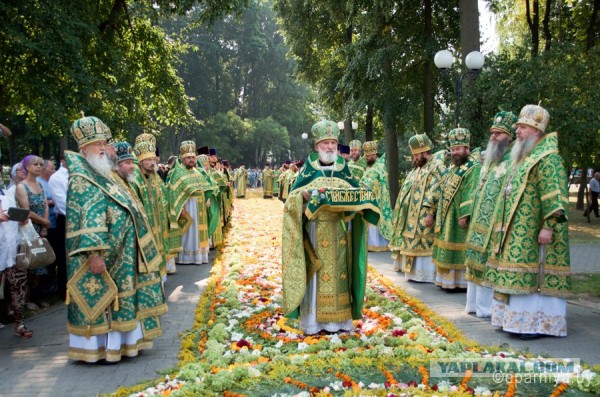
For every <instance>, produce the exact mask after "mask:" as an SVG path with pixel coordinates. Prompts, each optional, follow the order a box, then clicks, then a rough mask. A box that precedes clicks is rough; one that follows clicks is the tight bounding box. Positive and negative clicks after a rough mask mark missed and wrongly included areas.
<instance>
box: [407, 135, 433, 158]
mask: <svg viewBox="0 0 600 397" xmlns="http://www.w3.org/2000/svg"><path fill="white" fill-rule="evenodd" d="M408 146H409V148H410V152H411V153H412V154H419V153H423V152H427V151H429V150H431V148H432V147H433V144H432V143H431V139H429V137H428V136H427V134H415V135H413V136H411V137H410V139H409V140H408Z"/></svg>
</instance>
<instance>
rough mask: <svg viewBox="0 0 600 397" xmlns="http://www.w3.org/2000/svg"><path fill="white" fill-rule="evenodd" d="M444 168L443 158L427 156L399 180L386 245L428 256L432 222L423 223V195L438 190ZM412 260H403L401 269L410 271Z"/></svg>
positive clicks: (432, 239)
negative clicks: (388, 240)
mask: <svg viewBox="0 0 600 397" xmlns="http://www.w3.org/2000/svg"><path fill="white" fill-rule="evenodd" d="M445 171H446V166H445V165H444V162H443V161H442V160H441V159H439V158H437V157H435V156H431V157H430V159H429V160H428V161H427V163H426V164H425V165H424V166H423V167H416V168H415V169H413V170H412V171H411V172H410V173H409V174H408V176H407V177H406V179H405V180H404V183H403V184H402V189H401V190H400V194H399V195H398V199H397V201H396V207H395V209H394V213H393V215H392V219H393V220H392V225H393V227H394V228H393V232H392V238H391V239H390V248H391V250H392V251H396V252H398V253H399V254H400V255H406V256H408V257H415V256H431V253H432V248H433V241H434V238H435V234H434V225H431V226H430V227H427V226H425V223H424V221H425V217H426V216H427V215H428V213H427V208H426V207H424V206H423V204H424V203H425V202H426V200H427V197H430V198H431V197H434V196H435V197H437V196H439V194H440V189H441V182H442V179H443V175H444V173H445ZM413 263H414V262H413V261H412V260H409V261H406V262H405V268H404V271H405V272H410V270H411V267H412V265H413Z"/></svg>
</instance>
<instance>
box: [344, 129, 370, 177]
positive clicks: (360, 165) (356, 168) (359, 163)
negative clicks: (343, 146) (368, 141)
mask: <svg viewBox="0 0 600 397" xmlns="http://www.w3.org/2000/svg"><path fill="white" fill-rule="evenodd" d="M348 146H350V160H348V167H349V168H350V172H352V176H353V177H354V179H355V180H356V181H357V182H359V181H360V179H361V178H362V176H363V174H364V173H365V169H366V168H367V161H366V160H365V158H364V156H362V142H361V141H359V140H358V139H354V140H352V141H350V143H349V144H348Z"/></svg>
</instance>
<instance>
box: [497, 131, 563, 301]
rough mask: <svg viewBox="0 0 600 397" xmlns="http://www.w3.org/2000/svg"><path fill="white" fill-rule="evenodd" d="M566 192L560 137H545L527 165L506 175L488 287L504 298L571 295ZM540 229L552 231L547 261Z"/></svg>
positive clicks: (512, 168)
mask: <svg viewBox="0 0 600 397" xmlns="http://www.w3.org/2000/svg"><path fill="white" fill-rule="evenodd" d="M568 192H569V191H568V187H567V173H566V169H565V166H564V164H563V159H562V158H561V157H560V155H559V154H558V136H557V133H556V132H553V133H549V134H546V135H545V136H543V137H542V139H541V140H540V141H539V142H538V144H537V145H536V146H535V147H534V148H533V150H532V151H531V153H530V154H529V155H528V156H527V157H526V158H525V159H524V160H523V161H521V162H520V163H518V164H513V165H512V167H511V169H510V170H509V171H508V176H507V177H506V180H505V182H504V188H503V194H502V197H501V200H502V199H503V203H502V204H501V205H499V206H498V208H497V211H496V216H495V220H494V229H493V233H494V234H493V242H492V244H493V253H492V255H490V257H489V259H488V265H489V266H488V268H487V269H486V276H485V283H486V285H489V286H491V287H492V288H494V291H495V292H499V293H504V294H516V295H526V294H532V293H540V294H541V295H547V296H568V294H569V291H570V289H571V267H570V258H569V233H568V221H567V211H568V209H569V193H568ZM542 228H547V229H550V230H552V242H551V243H550V244H548V245H546V246H545V257H544V258H540V244H539V243H538V234H539V232H540V230H541V229H542ZM541 259H543V267H541V266H540V260H541ZM540 279H541V284H540V283H539V280H540Z"/></svg>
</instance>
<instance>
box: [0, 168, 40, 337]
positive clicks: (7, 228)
mask: <svg viewBox="0 0 600 397" xmlns="http://www.w3.org/2000/svg"><path fill="white" fill-rule="evenodd" d="M13 168H14V169H15V171H16V167H13ZM14 178H15V179H16V178H17V177H16V172H15V173H14ZM15 182H16V183H19V182H20V181H19V180H16V181H15ZM14 186H16V185H14ZM11 207H16V203H15V196H14V188H12V191H6V190H2V189H0V272H2V273H4V275H5V276H6V281H7V282H8V286H9V288H10V300H11V304H12V310H13V315H14V320H15V329H14V332H15V335H17V336H20V337H22V338H31V337H32V336H33V331H31V330H30V329H28V328H27V326H26V325H25V322H24V318H25V316H24V314H25V295H26V291H27V270H24V269H18V268H17V267H16V266H15V263H16V257H17V246H18V244H19V224H18V223H17V222H15V221H11V220H9V219H8V214H7V212H8V209H9V208H11ZM27 222H29V221H28V220H27V221H25V222H23V223H22V224H23V225H25V224H26V223H27Z"/></svg>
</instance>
